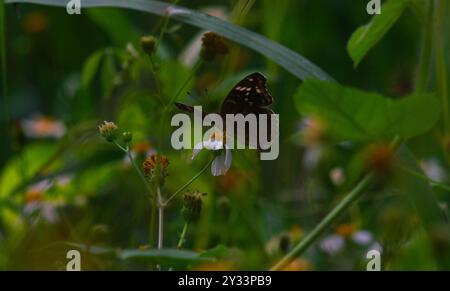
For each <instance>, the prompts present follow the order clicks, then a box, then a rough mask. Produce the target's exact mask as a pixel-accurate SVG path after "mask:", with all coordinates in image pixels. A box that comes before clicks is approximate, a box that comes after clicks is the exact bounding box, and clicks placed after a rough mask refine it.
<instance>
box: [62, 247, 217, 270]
mask: <svg viewBox="0 0 450 291" xmlns="http://www.w3.org/2000/svg"><path fill="white" fill-rule="evenodd" d="M64 244H65V245H68V246H70V247H74V248H77V249H79V250H81V251H84V252H88V253H90V254H92V255H96V256H103V257H113V258H116V259H119V260H126V261H129V260H133V261H141V262H146V263H156V264H165V265H172V266H180V265H188V264H194V263H205V262H214V261H216V260H217V259H216V257H218V256H220V255H223V254H224V253H225V250H224V248H225V247H223V246H219V247H218V248H215V249H212V252H211V253H208V251H205V252H203V253H200V254H199V253H196V252H194V251H189V250H178V249H170V248H167V249H124V250H122V249H116V248H111V247H102V246H88V245H86V244H82V243H75V242H64ZM225 249H226V248H225Z"/></svg>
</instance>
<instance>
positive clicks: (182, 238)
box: [177, 222, 189, 249]
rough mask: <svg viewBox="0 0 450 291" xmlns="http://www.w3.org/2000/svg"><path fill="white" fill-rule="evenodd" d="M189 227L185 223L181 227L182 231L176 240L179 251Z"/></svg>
mask: <svg viewBox="0 0 450 291" xmlns="http://www.w3.org/2000/svg"><path fill="white" fill-rule="evenodd" d="M188 227H189V223H187V222H186V223H185V224H184V227H183V231H182V232H181V235H180V239H179V240H178V244H177V248H178V249H181V248H182V247H183V245H184V242H185V241H186V234H187V230H188Z"/></svg>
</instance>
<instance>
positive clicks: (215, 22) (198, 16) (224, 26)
mask: <svg viewBox="0 0 450 291" xmlns="http://www.w3.org/2000/svg"><path fill="white" fill-rule="evenodd" d="M82 2H83V3H82V11H83V9H85V8H89V7H100V6H103V7H104V6H108V7H120V8H128V9H133V10H138V11H144V12H149V13H153V14H157V15H161V16H163V15H166V12H167V9H168V8H169V7H170V10H169V11H171V13H170V15H169V16H170V18H171V19H174V20H178V21H181V22H184V23H187V24H190V25H193V26H196V27H199V28H202V29H205V30H210V31H214V32H216V33H218V34H221V35H223V36H224V37H226V38H228V39H230V40H232V41H234V42H236V43H239V44H241V45H243V46H245V47H248V48H250V49H252V50H254V51H256V52H259V53H260V54H262V55H264V56H266V57H267V58H269V59H271V60H272V61H274V62H276V63H277V64H278V65H280V66H281V67H283V68H284V69H286V70H287V71H288V72H290V73H292V74H293V75H294V76H296V77H297V78H299V79H301V80H303V79H305V78H307V77H314V78H317V79H321V80H332V78H331V77H330V76H329V75H327V74H326V73H325V72H324V71H322V70H321V69H320V68H319V67H317V66H316V65H314V64H313V63H311V62H310V61H309V60H307V59H306V58H304V57H303V56H301V55H299V54H297V53H296V52H294V51H292V50H291V49H289V48H287V47H285V46H282V45H280V44H278V43H276V42H274V41H271V40H269V39H268V38H266V37H264V36H262V35H260V34H258V33H255V32H252V31H250V30H248V29H245V28H242V27H239V26H237V25H233V24H231V23H229V22H226V21H223V20H220V19H219V18H217V17H213V16H210V15H207V14H204V13H200V12H196V11H192V10H190V9H187V8H184V7H181V6H175V5H171V4H169V3H165V2H161V1H152V0H146V1H143V0H127V1H123V0H105V1H101V2H100V1H96V0H83V1H82ZM6 3H35V4H43V5H51V6H60V7H66V4H67V3H66V2H65V1H60V0H6ZM82 13H83V12H82ZM107 20H108V22H114V21H111V19H107ZM132 38H133V37H132V36H129V39H130V40H132Z"/></svg>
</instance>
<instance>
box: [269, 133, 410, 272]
mask: <svg viewBox="0 0 450 291" xmlns="http://www.w3.org/2000/svg"><path fill="white" fill-rule="evenodd" d="M401 143H402V139H401V138H400V137H398V136H396V137H395V138H394V139H393V141H392V142H391V144H390V146H391V148H392V150H393V151H396V149H397V148H398V146H399V145H400V144H401ZM375 177H376V175H375V173H374V172H369V173H367V174H366V175H365V176H364V178H362V180H361V181H360V182H359V183H358V184H357V185H356V186H355V187H354V188H353V190H352V191H350V193H349V194H348V195H347V196H346V197H345V198H344V199H343V200H342V201H341V202H340V203H339V204H338V205H337V206H336V207H335V208H334V209H333V210H332V211H331V212H330V213H328V215H327V216H326V217H325V218H324V219H323V220H322V221H321V222H320V223H319V224H318V225H317V226H316V227H315V228H314V229H313V230H312V231H311V232H310V233H309V234H308V235H307V236H306V237H305V238H304V239H303V240H302V241H300V243H298V244H297V245H296V246H295V247H294V248H293V249H292V250H291V251H290V252H289V253H287V254H286V255H285V256H284V257H283V258H282V259H281V260H280V261H278V263H276V264H275V266H273V267H272V268H271V269H270V270H271V271H279V270H282V269H283V268H284V267H286V266H287V265H289V264H290V263H291V262H292V260H294V259H295V258H296V257H298V256H300V255H302V254H303V253H304V252H305V251H306V250H307V249H308V247H309V246H310V245H311V244H312V243H313V242H314V241H315V240H316V239H318V238H319V236H320V235H321V234H322V233H323V232H324V231H325V230H327V228H328V227H329V226H331V224H333V223H334V222H335V221H336V220H337V219H338V218H339V217H340V216H341V215H342V214H343V213H344V212H345V211H346V210H347V209H348V208H349V207H350V206H351V205H352V204H353V202H355V201H356V200H358V198H359V197H361V195H362V194H363V193H364V192H365V190H366V189H367V188H369V186H370V185H371V184H372V183H373V182H374V180H375Z"/></svg>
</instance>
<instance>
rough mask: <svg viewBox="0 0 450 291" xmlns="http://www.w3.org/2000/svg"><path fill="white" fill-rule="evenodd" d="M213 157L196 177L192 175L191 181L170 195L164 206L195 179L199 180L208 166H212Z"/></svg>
mask: <svg viewBox="0 0 450 291" xmlns="http://www.w3.org/2000/svg"><path fill="white" fill-rule="evenodd" d="M214 158H215V157H213V158H212V159H211V160H210V161H209V162H208V163H207V164H206V165H205V166H204V167H203V168H202V169H201V170H200V172H198V173H197V174H195V176H194V177H192V178H191V179H190V180H189V181H187V183H186V184H184V185H183V186H181V187H180V188H179V189H178V190H177V191H175V192H174V193H173V194H172V196H170V197H169V198H168V199H167V200H166V201H165V202H164V203H163V204H164V206H165V205H167V204H168V203H169V202H170V201H171V200H172V199H173V198H175V196H177V195H178V194H179V193H180V192H182V191H183V190H185V189H186V188H187V187H189V185H191V184H192V183H193V182H194V181H195V180H197V178H198V177H200V176H201V175H202V174H203V173H204V172H205V171H206V170H207V169H208V168H209V166H211V164H212V162H213V161H214Z"/></svg>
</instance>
